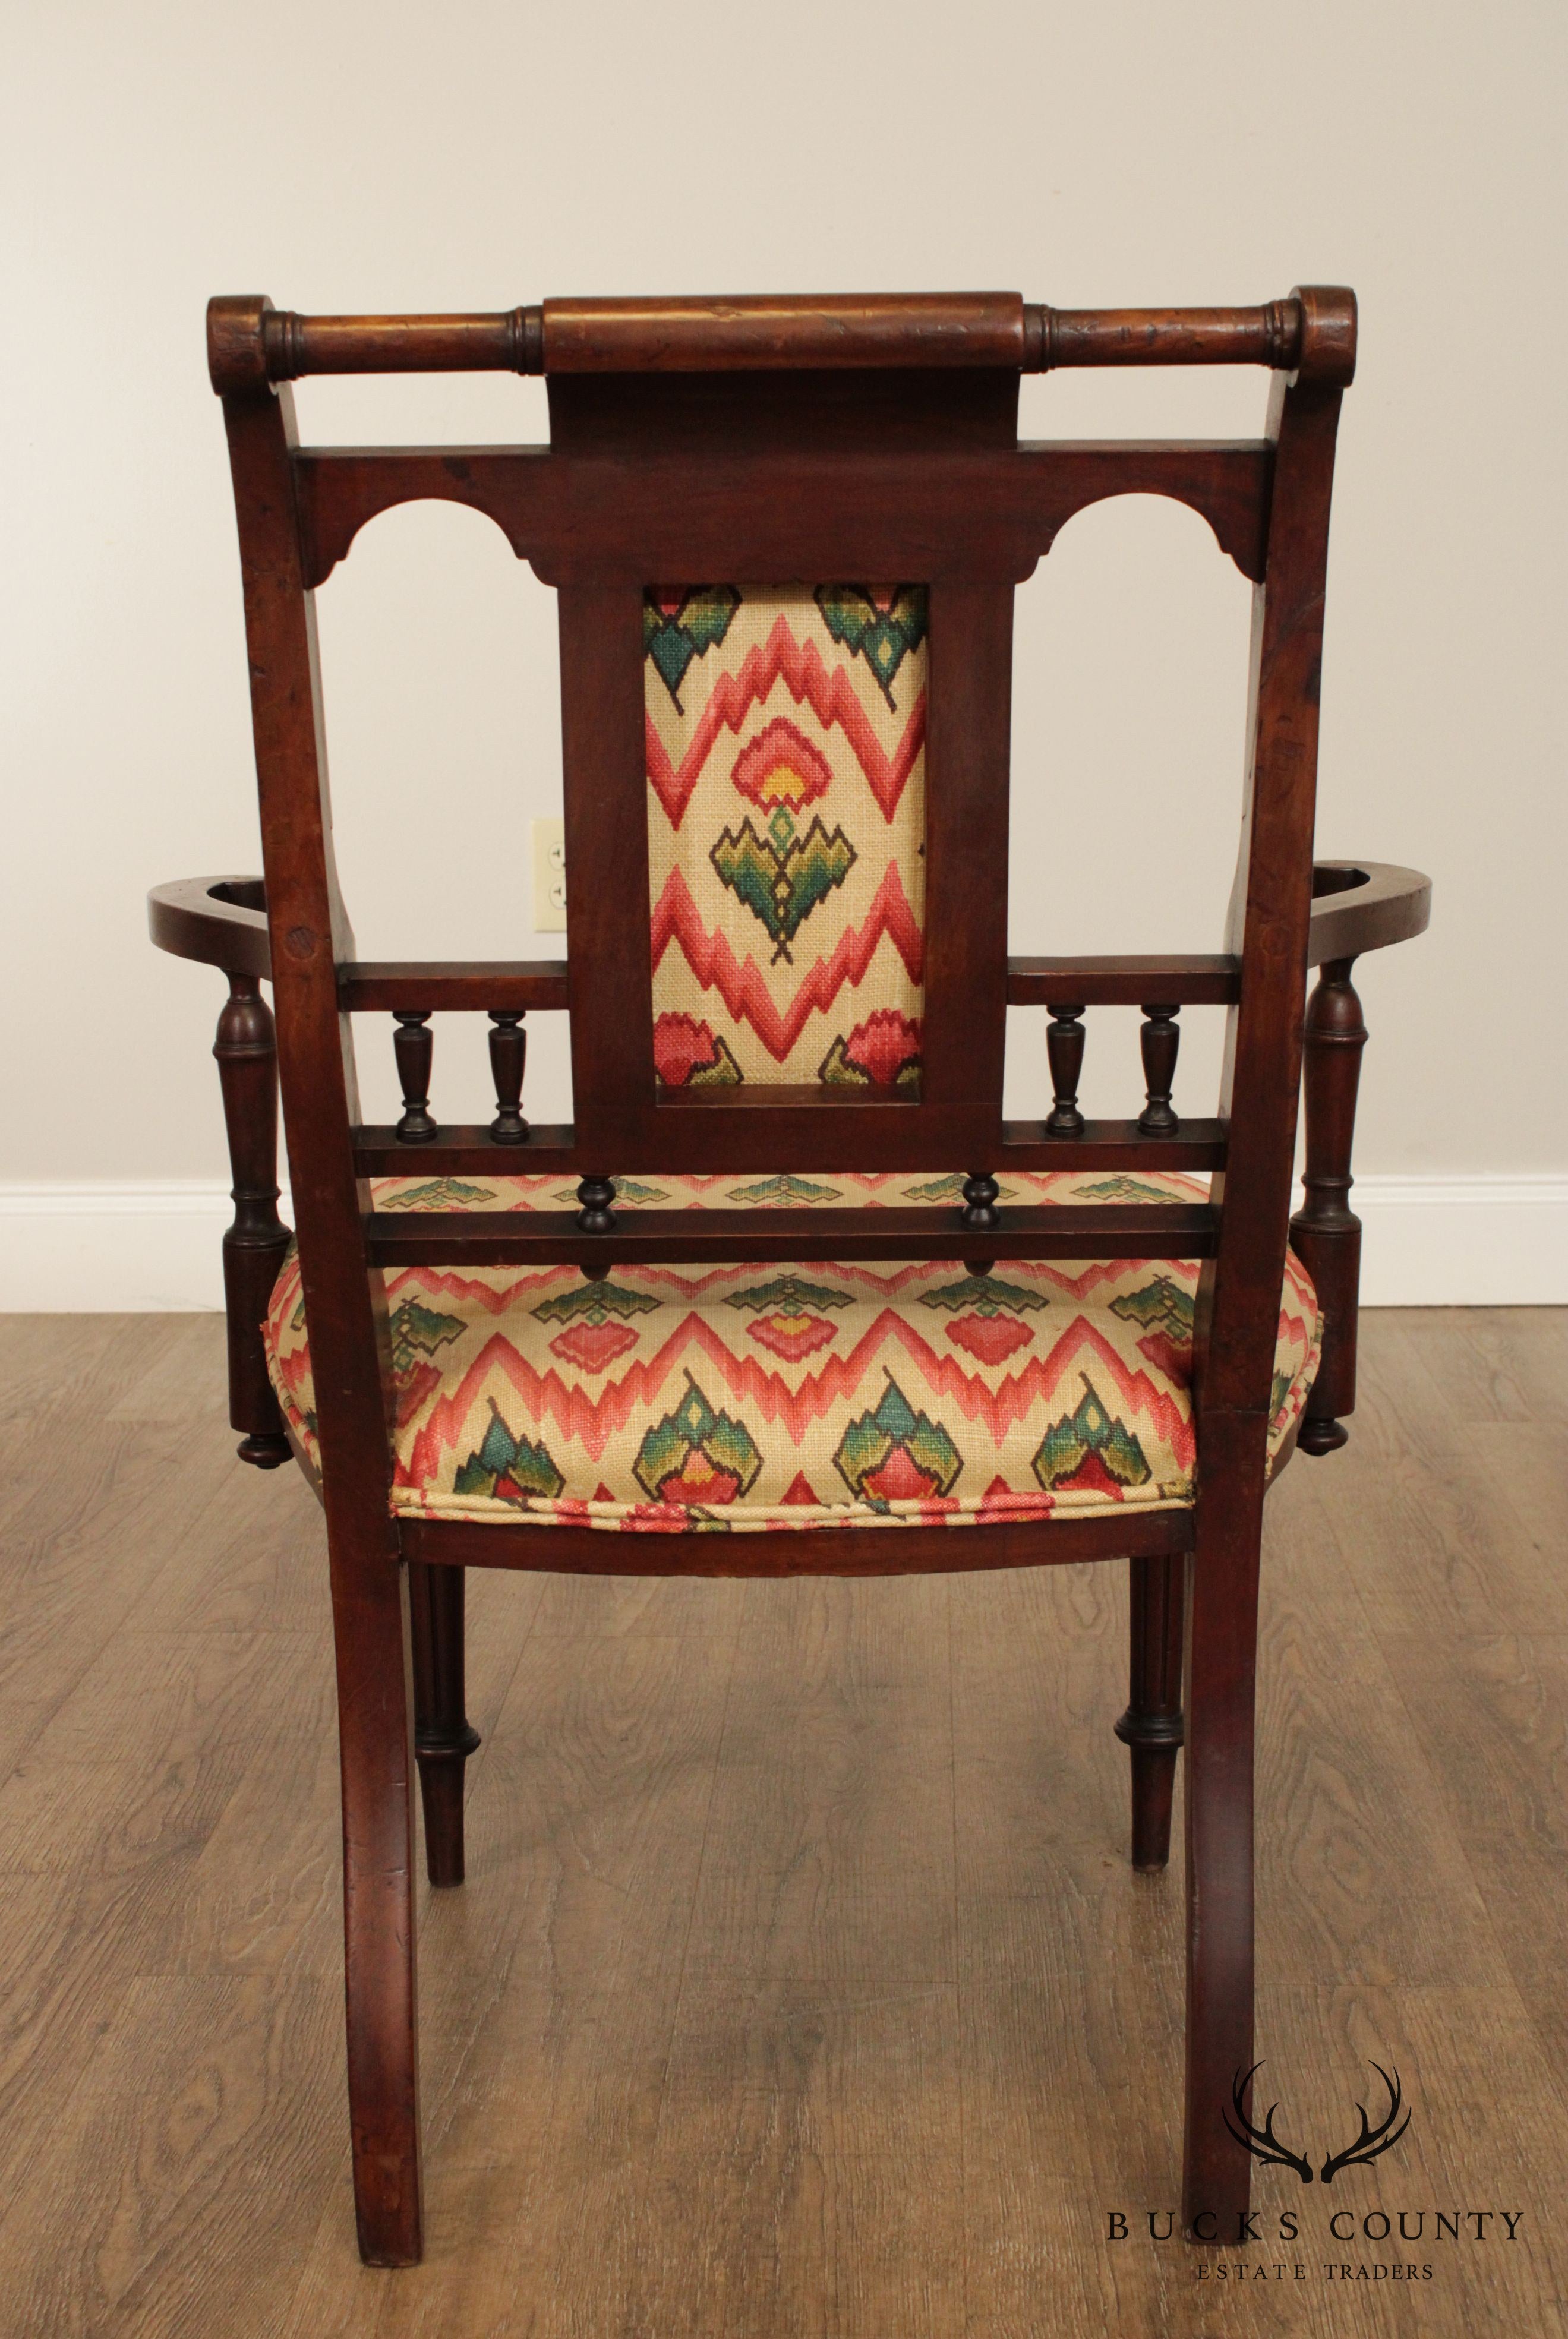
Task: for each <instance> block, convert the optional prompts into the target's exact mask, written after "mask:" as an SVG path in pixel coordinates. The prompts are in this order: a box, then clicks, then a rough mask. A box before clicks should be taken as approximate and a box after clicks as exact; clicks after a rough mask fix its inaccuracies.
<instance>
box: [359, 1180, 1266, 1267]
mask: <svg viewBox="0 0 1568 2339" xmlns="http://www.w3.org/2000/svg"><path fill="white" fill-rule="evenodd" d="M423 1153H424V1149H423V1148H422V1147H421V1149H420V1152H419V1158H418V1160H417V1161H416V1162H415V1165H414V1166H416V1167H417V1166H419V1163H422V1160H423ZM408 1160H409V1157H407V1156H405V1162H406V1163H407V1161H408ZM1000 1221H1001V1222H1000V1224H999V1225H998V1226H997V1227H995V1228H994V1229H989V1230H988V1231H987V1234H986V1238H985V1243H984V1246H983V1247H984V1248H985V1249H986V1250H987V1251H988V1252H990V1253H992V1254H994V1256H995V1257H996V1258H1209V1257H1210V1256H1212V1254H1213V1252H1214V1249H1215V1246H1216V1243H1217V1241H1218V1236H1219V1222H1218V1219H1216V1217H1215V1215H1214V1213H1213V1212H1212V1211H1211V1210H1210V1209H1209V1208H1208V1204H1207V1203H1205V1202H1133V1203H1084V1204H1078V1203H1060V1204H1046V1205H1041V1206H1040V1207H1035V1206H1032V1205H1031V1206H1030V1207H1028V1208H1021V1207H1016V1206H1015V1207H1013V1208H1011V1209H1004V1210H1002V1211H1001V1213H1000ZM966 1244H967V1246H968V1247H969V1248H973V1245H972V1243H971V1242H970V1241H969V1239H968V1237H967V1236H966V1233H965V1230H964V1229H963V1227H962V1222H961V1219H960V1215H959V1213H958V1212H957V1211H956V1210H950V1209H918V1210H916V1209H885V1210H884V1209H869V1210H868V1209H820V1208H819V1209H807V1210H771V1209H770V1210H746V1209H738V1210H625V1211H622V1212H621V1213H620V1214H619V1216H618V1217H617V1219H616V1231H615V1233H614V1234H613V1235H612V1234H607V1233H606V1234H604V1235H599V1236H596V1237H594V1238H593V1239H591V1240H585V1239H584V1238H583V1236H582V1235H581V1234H580V1233H578V1232H577V1229H576V1227H575V1224H574V1221H573V1220H572V1219H571V1217H570V1216H569V1214H568V1213H567V1212H566V1211H562V1210H399V1211H395V1212H394V1211H390V1210H376V1211H373V1212H371V1213H370V1216H369V1218H368V1219H367V1220H366V1225H365V1248H366V1253H367V1256H368V1257H369V1258H370V1260H371V1262H372V1263H373V1264H374V1265H375V1266H377V1267H384V1268H398V1267H412V1266H415V1265H430V1266H434V1265H439V1264H443V1263H444V1264H451V1265H456V1264H458V1263H459V1262H466V1263H467V1264H468V1266H470V1267H509V1266H514V1265H518V1264H521V1263H523V1262H526V1261H533V1262H536V1263H537V1264H538V1265H540V1266H545V1265H547V1264H555V1265H560V1264H563V1263H565V1264H569V1263H571V1262H573V1261H575V1260H577V1258H583V1259H589V1258H591V1259H593V1260H595V1261H596V1262H599V1261H602V1262H603V1263H604V1264H605V1266H606V1267H612V1266H613V1265H614V1263H615V1261H616V1259H626V1260H634V1259H636V1260H646V1261H649V1262H654V1261H657V1260H660V1259H665V1260H668V1261H670V1262H671V1263H672V1264H676V1263H678V1262H680V1261H683V1260H686V1259H714V1260H727V1259H769V1258H790V1259H810V1258H957V1257H958V1256H959V1254H960V1252H961V1251H962V1250H963V1249H964V1248H965V1247H966ZM1281 1271H1282V1273H1283V1262H1282V1269H1281ZM1277 1299H1278V1295H1277V1294H1276V1306H1277Z"/></svg>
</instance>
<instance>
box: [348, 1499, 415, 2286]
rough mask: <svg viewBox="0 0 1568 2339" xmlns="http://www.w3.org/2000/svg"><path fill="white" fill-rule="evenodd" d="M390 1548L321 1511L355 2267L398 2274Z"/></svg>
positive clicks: (405, 1802)
mask: <svg viewBox="0 0 1568 2339" xmlns="http://www.w3.org/2000/svg"><path fill="white" fill-rule="evenodd" d="M329 1505H330V1494H329ZM388 1540H389V1539H388V1535H387V1531H386V1525H385V1522H384V1520H380V1519H375V1518H373V1517H372V1518H371V1519H370V1522H369V1523H368V1524H367V1525H353V1524H350V1525H347V1526H344V1527H342V1528H341V1529H340V1530H337V1531H335V1525H334V1521H333V1518H332V1515H331V1509H330V1507H329V1513H328V1548H329V1552H330V1560H331V1572H332V1634H333V1641H334V1643H335V1647H336V1652H337V1664H338V1742H339V1752H340V1762H341V1770H342V1789H343V1949H344V1978H345V1983H346V1997H347V2011H348V2032H349V2125H350V2136H351V2138H352V2143H353V2158H354V2210H355V2216H356V2218H357V2221H358V2225H359V2235H360V2256H361V2257H362V2258H363V2259H364V2261H365V2263H366V2265H384V2266H399V2265H417V2264H418V2262H419V2257H420V2256H421V2255H422V2252H423V2230H422V2218H421V2213H420V2184H419V2036H418V2015H417V1999H416V1985H415V1971H414V1895H413V1865H414V1806H413V1769H414V1763H413V1743H412V1732H411V1731H410V1729H409V1707H410V1703H411V1695H410V1692H411V1683H410V1679H409V1618H408V1593H407V1585H406V1582H405V1576H404V1571H403V1569H402V1568H400V1567H399V1565H398V1564H397V1561H396V1558H395V1556H394V1555H393V1554H392V1553H391V1551H390V1548H389V1547H388ZM344 1545H350V1548H349V1549H345V1548H344Z"/></svg>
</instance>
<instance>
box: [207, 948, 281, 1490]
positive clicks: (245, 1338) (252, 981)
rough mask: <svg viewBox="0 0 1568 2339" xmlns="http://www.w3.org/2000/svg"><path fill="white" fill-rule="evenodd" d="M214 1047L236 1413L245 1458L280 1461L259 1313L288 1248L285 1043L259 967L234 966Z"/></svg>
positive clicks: (262, 1464)
mask: <svg viewBox="0 0 1568 2339" xmlns="http://www.w3.org/2000/svg"><path fill="white" fill-rule="evenodd" d="M212 1053H213V1055H214V1056H215V1057H216V1058H217V1060H218V1077H219V1079H220V1081H222V1088H223V1119H224V1121H225V1123H226V1125H227V1128H228V1132H229V1164H230V1168H231V1170H232V1174H233V1180H234V1184H233V1197H234V1218H233V1223H232V1226H231V1227H230V1228H229V1229H228V1231H227V1233H226V1234H225V1235H224V1237H223V1299H224V1305H225V1307H226V1308H227V1310H228V1317H229V1419H230V1422H231V1424H232V1426H233V1427H234V1428H235V1429H239V1430H242V1431H243V1432H244V1436H243V1437H242V1439H241V1442H240V1449H239V1451H240V1459H241V1460H242V1462H251V1463H254V1464H255V1465H256V1466H257V1467H258V1468H259V1469H262V1470H275V1469H276V1468H277V1466H278V1465H279V1463H280V1462H286V1461H287V1460H288V1458H289V1441H288V1438H287V1437H286V1436H284V1434H283V1418H282V1416H281V1413H280V1412H279V1410H278V1400H277V1398H276V1397H275V1396H273V1394H272V1386H271V1382H270V1381H269V1380H268V1378H267V1362H266V1356H265V1352H264V1351H263V1348H262V1346H261V1319H262V1318H263V1317H264V1316H265V1314H266V1312H267V1303H268V1301H269V1299H271V1296H272V1286H273V1285H274V1284H275V1283H276V1281H277V1279H278V1272H279V1269H280V1268H281V1266H282V1264H283V1258H284V1255H285V1253H286V1252H287V1250H288V1248H289V1241H290V1234H289V1229H288V1228H287V1227H286V1226H284V1224H283V1222H282V1220H281V1219H280V1218H279V1216H278V1050H277V1042H276V1039H275V1037H274V1034H273V1028H272V1011H271V1008H270V1007H269V1006H268V1004H267V1002H266V1001H265V1000H264V999H263V998H262V996H261V982H260V980H259V978H258V977H257V976H255V975H253V974H235V973H231V974H230V976H229V996H228V1000H227V1002H225V1004H224V1007H223V1012H222V1014H221V1015H220V1016H219V1018H218V1036H217V1039H216V1041H214V1042H213V1047H212Z"/></svg>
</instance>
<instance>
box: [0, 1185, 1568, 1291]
mask: <svg viewBox="0 0 1568 2339" xmlns="http://www.w3.org/2000/svg"><path fill="white" fill-rule="evenodd" d="M1352 1199H1353V1200H1354V1202H1355V1205H1356V1209H1357V1210H1358V1211H1359V1212H1360V1214H1361V1217H1362V1219H1363V1221H1364V1223H1365V1226H1366V1237H1365V1243H1364V1253H1363V1261H1362V1275H1361V1297H1362V1299H1363V1302H1364V1303H1365V1304H1366V1306H1367V1307H1369V1308H1481V1307H1494V1308H1509V1307H1539V1306H1543V1305H1546V1304H1548V1303H1550V1304H1553V1305H1556V1306H1559V1307H1560V1306H1563V1305H1564V1304H1568V1177H1517V1178H1516V1177H1503V1176H1496V1177H1480V1178H1449V1177H1433V1178H1394V1177H1378V1176H1376V1175H1374V1176H1369V1177H1366V1178H1358V1179H1356V1190H1355V1194H1354V1196H1353V1198H1352ZM282 1209H283V1211H284V1214H285V1216H286V1215H287V1212H288V1201H287V1198H286V1197H285V1199H284V1201H283V1204H282ZM230 1215H231V1206H230V1201H229V1196H228V1191H227V1189H226V1188H224V1187H222V1186H220V1185H215V1184H212V1183H198V1182H195V1181H188V1182H185V1183H182V1184H173V1183H169V1184H162V1185H151V1184H149V1185H137V1186H109V1185H53V1186H0V1310H5V1311H13V1310H26V1311H31V1312H53V1311H63V1310H68V1311H81V1310H90V1309H102V1310H111V1311H113V1312H115V1313H119V1312H121V1311H123V1310H124V1311H135V1312H140V1311H143V1310H155V1309H166V1308H221V1307H222V1304H223V1278H222V1265H221V1258H220V1250H219V1244H220V1240H221V1238H222V1231H223V1229H224V1228H225V1227H226V1226H227V1225H228V1223H229V1219H230Z"/></svg>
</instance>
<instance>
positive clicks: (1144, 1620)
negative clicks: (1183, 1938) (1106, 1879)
mask: <svg viewBox="0 0 1568 2339" xmlns="http://www.w3.org/2000/svg"><path fill="white" fill-rule="evenodd" d="M1128 1573H1129V1578H1130V1583H1131V1593H1132V1600H1131V1608H1132V1633H1131V1643H1132V1667H1131V1685H1130V1691H1129V1699H1128V1707H1127V1712H1125V1713H1124V1714H1123V1715H1122V1717H1121V1719H1120V1721H1119V1722H1118V1723H1117V1724H1116V1734H1117V1736H1118V1737H1119V1739H1120V1740H1121V1741H1122V1742H1123V1743H1124V1744H1125V1745H1127V1746H1129V1747H1130V1749H1131V1750H1132V1864H1133V1866H1134V1868H1139V1869H1145V1870H1148V1869H1160V1868H1163V1867H1164V1866H1165V1865H1166V1863H1167V1861H1168V1860H1169V1858H1170V1804H1171V1796H1172V1794H1173V1792H1174V1790H1175V1785H1176V1756H1177V1752H1178V1748H1179V1747H1180V1744H1181V1740H1182V1719H1181V1643H1182V1634H1183V1630H1184V1616H1183V1610H1184V1604H1185V1599H1186V1588H1187V1562H1186V1559H1185V1557H1184V1556H1183V1554H1180V1553H1179V1552H1178V1553H1176V1554H1173V1555H1171V1556H1169V1557H1167V1558H1163V1559H1133V1560H1129V1562H1128Z"/></svg>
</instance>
